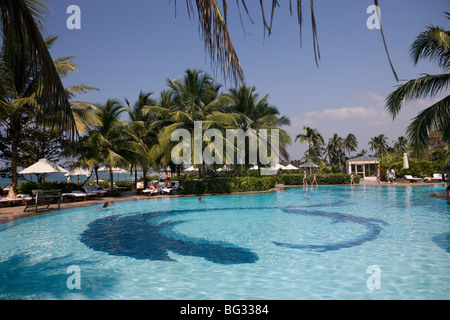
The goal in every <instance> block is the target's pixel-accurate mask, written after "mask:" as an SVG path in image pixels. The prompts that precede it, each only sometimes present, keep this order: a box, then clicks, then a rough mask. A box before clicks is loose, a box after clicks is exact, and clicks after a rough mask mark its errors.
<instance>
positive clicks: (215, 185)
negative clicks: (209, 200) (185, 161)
mask: <svg viewBox="0 0 450 320" xmlns="http://www.w3.org/2000/svg"><path fill="white" fill-rule="evenodd" d="M275 183H276V177H272V176H271V177H232V178H207V179H204V180H184V181H180V193H183V194H222V193H232V192H244V191H263V190H269V189H271V188H273V187H274V186H275Z"/></svg>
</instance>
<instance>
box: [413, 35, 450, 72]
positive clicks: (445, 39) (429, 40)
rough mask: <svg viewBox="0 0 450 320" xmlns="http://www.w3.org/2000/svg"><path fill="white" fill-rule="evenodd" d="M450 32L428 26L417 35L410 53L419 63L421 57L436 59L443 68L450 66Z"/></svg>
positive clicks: (415, 61) (415, 62)
mask: <svg viewBox="0 0 450 320" xmlns="http://www.w3.org/2000/svg"><path fill="white" fill-rule="evenodd" d="M449 49H450V33H449V32H448V31H445V30H444V29H442V28H440V27H434V26H431V27H427V30H426V31H424V32H422V33H421V34H420V35H419V36H417V38H416V40H415V41H414V42H413V44H412V45H411V48H410V55H411V58H412V59H413V61H414V64H417V63H418V62H419V60H420V59H425V58H427V59H429V60H430V61H435V62H437V63H438V65H439V66H440V67H441V68H444V69H448V68H449V67H450V50H449Z"/></svg>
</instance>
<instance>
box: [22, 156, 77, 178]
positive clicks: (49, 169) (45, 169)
mask: <svg viewBox="0 0 450 320" xmlns="http://www.w3.org/2000/svg"><path fill="white" fill-rule="evenodd" d="M67 172H69V171H67V170H66V169H64V168H62V167H60V166H58V165H57V164H56V163H53V162H51V161H49V160H47V159H45V158H43V159H39V161H38V162H36V163H35V164H33V165H31V166H29V167H28V168H26V169H23V170H22V171H20V172H19V174H35V175H38V176H39V175H42V176H43V177H44V178H45V175H46V174H50V173H67ZM38 180H39V179H38Z"/></svg>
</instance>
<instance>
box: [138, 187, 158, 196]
mask: <svg viewBox="0 0 450 320" xmlns="http://www.w3.org/2000/svg"><path fill="white" fill-rule="evenodd" d="M142 192H143V193H148V194H150V195H151V196H153V195H154V194H160V193H161V188H160V187H158V188H156V189H150V188H149V189H145V190H142Z"/></svg>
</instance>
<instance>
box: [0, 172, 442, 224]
mask: <svg viewBox="0 0 450 320" xmlns="http://www.w3.org/2000/svg"><path fill="white" fill-rule="evenodd" d="M435 184H438V185H444V183H423V182H414V183H403V182H397V183H387V182H381V183H380V184H378V183H377V182H376V181H371V180H365V181H363V180H361V181H360V183H359V184H358V185H369V186H386V187H403V186H414V187H416V186H429V185H435ZM298 187H301V186H298V185H295V186H286V185H276V186H275V187H274V188H272V189H270V190H267V191H258V192H240V193H239V194H245V193H262V192H276V191H280V190H282V189H285V188H298ZM207 196H208V195H202V197H207ZM174 197H198V195H157V196H149V195H144V194H142V195H140V194H136V191H127V192H123V193H122V196H121V197H118V198H109V197H107V198H101V199H92V200H86V201H75V202H73V201H64V202H61V206H60V209H59V210H60V211H61V210H67V209H72V208H81V207H87V206H97V205H98V206H99V207H100V206H102V205H103V204H104V203H105V202H109V203H114V202H123V201H137V200H149V199H158V198H174ZM436 197H437V198H439V199H442V200H446V194H445V192H442V193H438V194H437V195H436ZM23 209H24V206H23V205H16V206H10V207H1V208H0V224H5V223H8V222H12V221H15V220H18V219H22V218H26V217H32V216H38V215H41V214H45V213H48V212H54V211H58V209H52V208H51V209H50V210H46V211H39V212H23Z"/></svg>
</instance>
